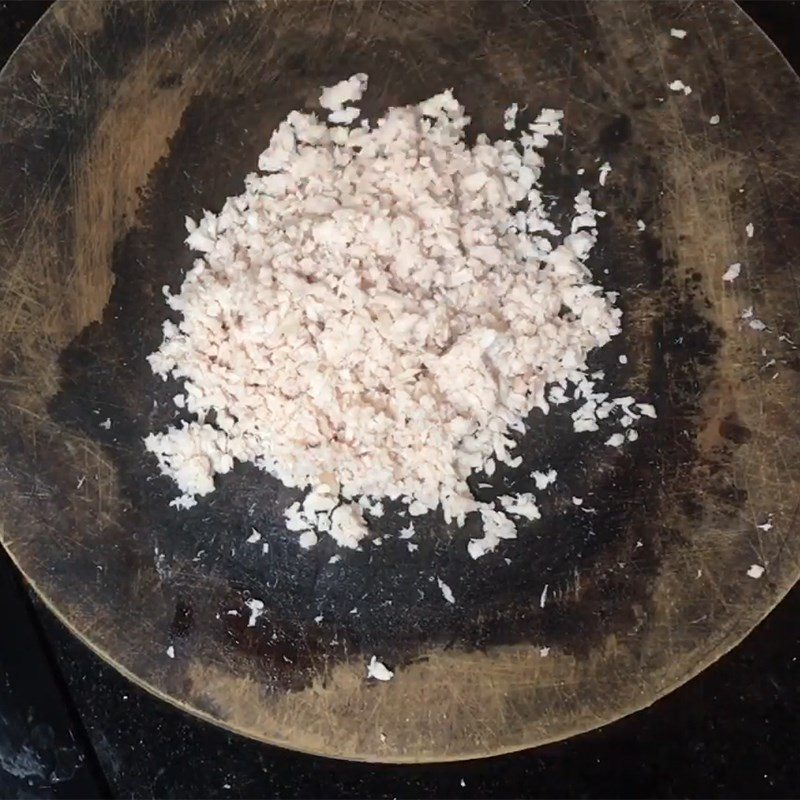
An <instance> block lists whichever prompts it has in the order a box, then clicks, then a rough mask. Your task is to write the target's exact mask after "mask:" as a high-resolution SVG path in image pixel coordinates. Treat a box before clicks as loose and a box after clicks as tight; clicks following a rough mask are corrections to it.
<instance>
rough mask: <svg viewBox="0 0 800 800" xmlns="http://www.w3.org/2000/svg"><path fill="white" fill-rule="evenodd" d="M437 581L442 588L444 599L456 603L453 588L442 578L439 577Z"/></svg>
mask: <svg viewBox="0 0 800 800" xmlns="http://www.w3.org/2000/svg"><path fill="white" fill-rule="evenodd" d="M436 583H438V584H439V589H441V591H442V595H443V597H444V599H445V600H447V602H448V603H455V602H456V598H455V595H454V594H453V590H452V589H451V588H450V587H449V586H448V585H447V584H446V583H445V582H444V581H443V580H442V579H441V578H437V579H436Z"/></svg>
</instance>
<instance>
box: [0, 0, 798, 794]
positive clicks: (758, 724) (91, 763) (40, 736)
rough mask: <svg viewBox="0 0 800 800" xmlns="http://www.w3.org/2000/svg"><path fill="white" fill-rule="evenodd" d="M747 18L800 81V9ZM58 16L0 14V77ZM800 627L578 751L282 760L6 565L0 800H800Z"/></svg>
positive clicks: (768, 5)
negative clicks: (167, 695) (162, 693)
mask: <svg viewBox="0 0 800 800" xmlns="http://www.w3.org/2000/svg"><path fill="white" fill-rule="evenodd" d="M742 5H743V6H744V8H745V10H746V11H747V12H748V13H749V14H750V15H751V16H752V17H753V18H754V19H755V20H756V21H757V22H758V23H759V24H760V25H761V26H762V28H764V29H765V30H766V31H767V33H768V34H769V35H770V36H771V37H772V39H773V41H775V42H776V44H777V45H778V46H779V47H780V48H781V50H782V51H783V52H784V53H785V54H786V56H787V57H788V58H789V60H790V61H791V62H792V64H793V65H794V67H795V69H798V68H800V3H798V2H746V3H743V4H742ZM47 6H48V3H47V2H18V3H0V63H2V62H4V61H5V60H6V59H7V58H8V56H9V55H10V54H11V52H12V50H13V48H14V47H15V46H16V45H17V44H18V43H19V41H20V40H21V39H22V37H23V36H24V35H25V33H27V31H28V30H29V29H30V27H31V25H33V23H34V22H35V21H36V20H37V19H38V18H39V17H40V16H41V14H42V13H43V12H44V10H45V9H46V8H47ZM787 113H792V114H796V113H797V110H796V109H788V110H787ZM798 620H800V587H799V588H796V589H795V590H794V591H793V592H792V593H790V595H789V597H787V598H786V600H784V602H782V603H781V604H780V606H779V607H778V608H777V609H776V610H775V611H774V612H773V613H772V614H771V615H770V616H769V617H768V619H767V620H765V621H764V623H762V624H761V625H760V626H759V627H758V628H757V629H756V631H754V633H753V634H752V635H751V636H749V637H748V638H747V640H746V641H745V642H744V643H743V644H742V645H740V646H739V647H738V648H736V649H735V650H734V651H733V652H732V653H731V654H729V655H728V656H726V657H724V658H723V659H722V660H721V661H720V662H718V663H717V664H715V665H714V666H713V667H711V668H709V669H708V670H706V671H705V672H704V673H703V674H702V675H701V676H700V677H699V678H697V679H695V680H694V681H692V682H690V683H689V684H688V685H686V686H684V687H683V688H681V689H679V690H678V691H676V692H674V693H673V694H671V695H670V696H669V697H667V698H665V699H664V700H662V701H660V702H658V703H656V704H655V705H654V706H652V707H651V708H649V709H647V710H646V711H644V712H641V713H639V714H636V715H634V716H633V717H629V718H627V719H624V720H622V721H620V722H617V723H615V724H613V725H610V726H607V727H605V728H601V729H599V730H597V731H593V732H592V733H589V734H585V735H583V736H579V737H576V738H574V739H571V740H569V741H567V742H562V743H559V744H556V745H551V746H548V747H543V748H540V749H538V750H534V751H529V752H523V753H519V754H516V755H513V756H506V757H502V758H495V759H487V760H483V761H476V762H465V763H457V764H443V765H430V766H419V767H383V766H372V765H362V764H352V763H346V762H336V761H330V760H326V759H320V758H313V757H310V756H304V755H300V754H296V753H292V752H288V751H284V750H279V749H277V748H272V747H267V746H265V745H261V744H258V743H256V742H251V741H248V740H245V739H242V738H240V737H238V736H235V735H233V734H229V733H227V732H225V731H223V730H220V729H217V728H215V727H213V726H211V725H208V724H206V723H204V722H200V721H199V720H195V719H193V718H191V717H188V716H187V715H185V714H183V713H182V712H180V711H178V710H177V709H174V708H172V707H171V706H168V705H166V704H164V703H162V702H161V701H159V700H157V699H155V698H153V697H151V696H150V695H148V694H146V693H145V692H143V691H142V690H140V689H138V688H136V687H134V686H132V685H131V684H129V683H128V682H127V681H126V679H125V678H123V677H122V676H121V675H119V674H118V673H116V672H115V671H114V670H113V669H112V668H111V667H109V666H107V665H106V664H105V663H103V662H101V661H100V660H99V659H98V658H97V657H96V656H94V655H93V654H92V653H90V652H89V651H88V650H87V649H86V648H85V647H84V646H83V645H82V644H80V643H79V642H77V641H76V640H74V639H73V638H72V637H71V636H70V635H69V634H68V633H67V632H66V631H65V630H64V629H63V628H62V627H61V626H60V624H59V623H57V622H56V621H55V620H54V619H53V618H52V616H51V615H50V614H49V612H47V611H46V610H45V609H44V608H43V607H42V606H41V604H40V603H39V602H38V601H36V600H35V598H32V596H31V595H30V593H29V592H27V590H26V589H25V587H24V585H23V582H22V579H21V578H20V577H19V576H18V575H17V574H16V573H15V572H14V571H13V568H12V567H11V565H10V563H9V562H8V559H7V557H6V556H5V553H4V552H2V550H1V549H0V798H16V797H136V798H139V797H371V796H374V797H498V798H505V797H561V796H564V797H611V796H617V797H619V796H622V797H625V796H638V797H796V796H798V794H800V753H799V752H798V742H800V718H799V717H798V712H799V711H800V663H798V657H800V625H798Z"/></svg>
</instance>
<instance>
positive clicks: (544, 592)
mask: <svg viewBox="0 0 800 800" xmlns="http://www.w3.org/2000/svg"><path fill="white" fill-rule="evenodd" d="M548 588H549V584H547V583H546V584H545V585H544V589H542V593H541V595H539V608H544V607H545V604H546V603H547V590H548Z"/></svg>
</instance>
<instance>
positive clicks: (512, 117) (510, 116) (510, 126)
mask: <svg viewBox="0 0 800 800" xmlns="http://www.w3.org/2000/svg"><path fill="white" fill-rule="evenodd" d="M518 111H519V106H518V105H517V104H516V103H512V104H511V105H510V106H509V107H508V108H507V109H506V110H505V111H504V112H503V127H504V128H505V129H506V130H507V131H511V130H514V126H515V125H516V124H517V112H518Z"/></svg>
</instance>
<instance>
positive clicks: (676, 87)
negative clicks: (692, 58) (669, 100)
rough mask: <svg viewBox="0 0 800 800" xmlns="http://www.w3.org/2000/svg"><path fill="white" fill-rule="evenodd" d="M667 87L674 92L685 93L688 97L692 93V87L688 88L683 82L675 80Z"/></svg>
mask: <svg viewBox="0 0 800 800" xmlns="http://www.w3.org/2000/svg"><path fill="white" fill-rule="evenodd" d="M667 85H668V87H669V88H670V89H671V90H672V91H673V92H683V93H684V94H686V95H689V94H691V93H692V87H691V86H687V85H686V84H685V83H684V82H683V81H682V80H674V81H672V82H671V83H669V84H667Z"/></svg>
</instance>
